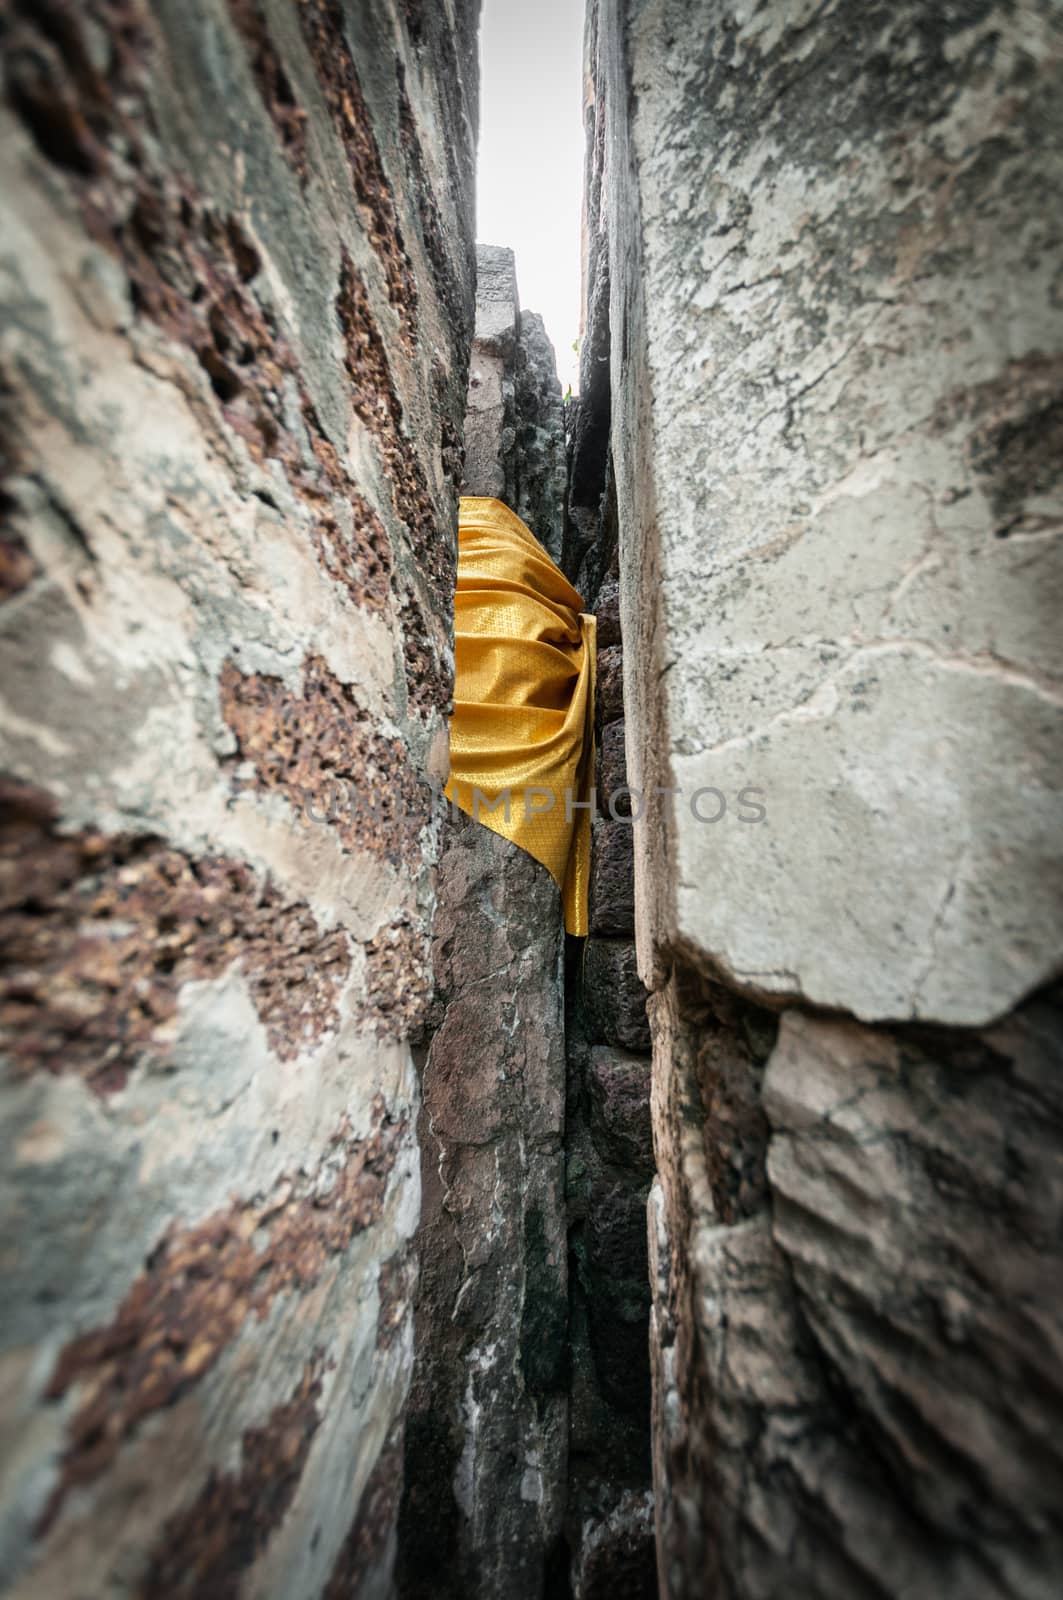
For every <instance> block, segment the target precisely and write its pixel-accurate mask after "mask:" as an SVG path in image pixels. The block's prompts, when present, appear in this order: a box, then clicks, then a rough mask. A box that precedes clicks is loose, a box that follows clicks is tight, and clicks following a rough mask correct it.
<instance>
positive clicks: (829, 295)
mask: <svg viewBox="0 0 1063 1600" xmlns="http://www.w3.org/2000/svg"><path fill="white" fill-rule="evenodd" d="M588 45H589V57H588V62H589V68H590V77H591V82H592V84H593V107H594V115H593V118H592V119H591V129H592V131H593V130H594V129H595V128H597V129H600V128H601V125H602V122H603V120H604V125H605V130H606V131H605V133H604V135H601V136H600V137H599V138H598V139H597V142H596V145H592V148H594V149H596V150H597V152H600V153H598V154H596V155H594V156H593V158H592V169H593V170H592V182H591V185H590V189H589V193H590V195H591V196H592V198H593V202H594V203H593V204H591V205H589V207H588V221H589V226H590V228H591V230H592V238H591V240H590V243H589V247H588V250H587V261H588V263H590V264H594V263H596V265H595V266H594V268H593V270H590V269H589V270H588V283H587V290H588V304H589V307H590V309H591V310H592V311H593V308H594V307H595V306H600V305H601V304H602V303H603V302H604V303H606V304H608V306H609V354H610V361H609V363H608V365H609V368H610V370H611V377H612V390H611V433H610V436H609V441H608V442H609V444H610V446H611V451H612V457H613V461H614V463H615V476H616V493H617V517H618V525H619V545H620V560H619V566H620V591H621V608H620V609H621V620H622V626H623V639H624V702H625V707H626V739H625V747H626V749H625V753H626V759H627V769H628V774H629V777H630V781H631V782H632V784H634V785H635V786H636V787H637V788H639V789H641V790H643V791H645V792H646V796H647V810H646V816H645V818H644V820H643V821H642V822H641V823H640V824H639V825H638V827H637V828H636V830H635V879H636V893H635V922H636V929H637V946H638V959H639V966H640V968H641V971H642V973H643V976H644V977H645V978H646V980H647V981H648V982H649V983H650V984H651V985H652V986H653V988H654V990H655V991H656V992H655V994H654V996H653V998H652V999H651V1002H650V1013H651V1020H652V1026H653V1033H654V1066H653V1127H654V1140H655V1148H656V1158H657V1166H658V1169H659V1181H658V1182H657V1183H656V1184H655V1185H654V1187H653V1190H652V1192H651V1196H650V1207H649V1223H650V1226H649V1236H650V1251H651V1280H652V1285H653V1294H654V1306H653V1315H652V1322H651V1346H652V1356H653V1367H654V1422H653V1433H654V1468H655V1488H656V1515H657V1525H658V1545H659V1564H660V1580H661V1592H662V1595H667V1596H669V1597H671V1600H678V1597H684V1600H686V1597H689V1600H694V1597H698V1600H700V1597H703V1596H714V1597H716V1596H721V1597H722V1596H734V1597H736V1600H737V1597H741V1600H751V1597H753V1596H763V1597H772V1600H774V1597H776V1596H782V1595H790V1594H795V1593H796V1594H800V1595H801V1596H802V1597H808V1600H813V1597H818V1596H831V1597H834V1596H837V1597H838V1600H841V1597H843V1596H844V1597H846V1600H852V1597H853V1596H858V1595H859V1596H862V1595H868V1596H871V1595H876V1596H882V1595H891V1596H899V1595H905V1596H911V1597H912V1600H924V1597H926V1600H929V1597H930V1596H934V1597H935V1600H939V1597H946V1596H948V1597H952V1596H955V1597H956V1600H960V1597H963V1600H975V1597H978V1600H980V1597H983V1596H984V1597H990V1596H992V1597H1001V1596H1015V1597H1021V1600H1034V1597H1038V1600H1039V1597H1041V1596H1045V1597H1047V1596H1048V1595H1049V1594H1052V1593H1054V1592H1056V1590H1058V1586H1059V1576H1060V1572H1061V1571H1063V1520H1061V1517H1060V1511H1059V1507H1060V1505H1061V1504H1063V1501H1061V1499H1060V1489H1061V1487H1063V1455H1061V1452H1060V1449H1059V1444H1058V1441H1059V1438H1060V1437H1061V1423H1063V1388H1061V1385H1060V1382H1059V1370H1060V1364H1059V1357H1060V1353H1061V1351H1063V1251H1061V1246H1060V1239H1061V1237H1063V1232H1061V1223H1063V1210H1061V1205H1063V1203H1061V1200H1060V1196H1061V1194H1063V1186H1061V1176H1063V1173H1061V1168H1060V1159H1061V1158H1060V1149H1061V1139H1060V1136H1061V1131H1063V1130H1061V1109H1063V1107H1061V1101H1060V1096H1059V1082H1060V1081H1061V1080H1060V1072H1061V1068H1063V1044H1061V1040H1063V1028H1061V1019H1060V1015H1059V1008H1058V996H1057V995H1054V994H1053V992H1052V991H1051V990H1050V989H1046V988H1045V987H1044V985H1045V984H1046V982H1047V981H1049V980H1051V979H1052V978H1053V976H1054V975H1055V974H1057V973H1058V971H1059V967H1060V955H1061V943H1063V941H1061V938H1060V933H1061V928H1060V912H1061V907H1063V897H1061V896H1060V892H1059V890H1060V880H1061V872H1060V859H1061V843H1063V840H1061V834H1060V827H1059V803H1060V801H1059V788H1060V777H1061V773H1060V762H1059V754H1060V750H1061V749H1063V741H1061V739H1060V703H1061V695H1060V688H1061V677H1063V662H1061V659H1060V654H1059V639H1060V635H1059V630H1058V627H1057V626H1056V625H1055V621H1054V618H1055V614H1056V612H1057V611H1058V606H1059V598H1060V589H1061V584H1063V578H1061V572H1060V565H1059V558H1058V544H1059V540H1058V534H1059V528H1060V521H1061V509H1063V508H1061V502H1060V482H1061V479H1060V463H1061V461H1063V456H1061V454H1060V449H1059V438H1058V432H1059V430H1058V416H1059V406H1060V401H1059V372H1060V362H1061V359H1063V312H1061V307H1060V297H1059V261H1060V244H1061V242H1063V240H1061V232H1063V229H1061V225H1060V221H1059V217H1058V212H1057V211H1056V210H1055V209H1054V208H1053V207H1052V206H1051V205H1050V204H1049V203H1048V201H1047V197H1048V195H1049V194H1051V193H1054V192H1055V191H1056V190H1057V189H1058V185H1059V182H1060V178H1061V176H1063V171H1061V166H1060V160H1061V158H1060V148H1061V146H1060V140H1059V131H1060V129H1059V107H1060V104H1061V103H1063V99H1061V94H1060V89H1061V84H1063V70H1061V68H1063V25H1061V18H1060V14H1059V10H1058V7H1056V6H1055V5H1053V4H1049V3H1047V0H1045V3H1039V0H1026V3H1022V4H1016V5H1006V4H1002V3H995V0H971V3H965V4H962V5H955V6H950V7H944V8H943V7H940V6H931V5H929V4H905V5H895V4H894V5H878V4H863V3H861V4H856V3H855V0H852V3H850V0H827V3H826V4H813V3H812V0H809V3H808V4H800V5H796V6H795V5H783V4H781V3H779V4H775V3H768V4H763V5H760V6H758V7H755V8H748V7H739V6H737V5H733V4H730V3H727V0H714V3H712V4H708V5H705V4H694V3H693V0H601V4H600V9H598V10H595V9H594V8H592V17H591V28H590V33H589V40H588ZM603 240H604V241H605V243H604V244H603ZM603 249H605V250H606V252H607V257H608V271H607V273H605V272H604V269H603V268H602V265H601V263H602V252H603ZM603 273H604V277H603ZM588 328H589V331H592V332H593V330H594V329H595V328H599V329H600V318H598V319H597V320H596V319H595V318H594V317H591V318H590V319H589V324H588ZM594 422H595V419H594V418H593V417H592V418H589V419H587V420H586V421H585V423H584V437H585V439H586V440H587V441H588V443H586V444H585V445H584V450H585V452H586V450H587V449H589V448H590V447H591V446H593V447H594V448H595V449H598V448H600V446H599V445H598V444H597V443H596V442H595V441H596V439H597V435H596V433H595V428H594ZM577 492H578V490H577V484H576V483H575V481H574V482H573V485H572V495H573V498H575V497H576V495H577ZM577 531H578V530H577ZM750 787H752V788H755V789H757V790H760V791H761V793H760V794H758V795H756V796H755V797H752V799H751V800H750V799H747V802H746V804H745V805H743V804H742V803H741V801H740V792H741V791H742V790H743V789H746V788H750ZM658 788H659V789H663V790H666V791H670V792H669V793H666V794H664V795H655V790H656V789H658ZM677 789H678V790H680V791H681V793H679V794H676V793H675V791H676V790H677ZM698 790H704V791H709V790H712V791H718V793H716V792H713V793H704V794H702V795H701V796H700V797H698V799H697V802H696V804H697V807H698V811H699V812H700V816H699V815H697V814H695V812H694V810H693V808H692V804H691V802H692V799H693V798H694V796H695V792H696V791H698ZM721 805H726V812H725V813H724V814H723V815H719V813H720V810H721ZM757 806H762V807H763V808H764V811H765V813H766V815H765V818H764V820H762V821H756V820H755V819H756V816H757V809H756V808H757ZM714 815H719V820H718V821H716V822H711V821H709V820H708V819H709V818H711V817H713V816H714ZM703 819H704V820H703ZM620 970H621V969H620V966H619V965H617V971H618V972H619V971H620ZM1031 997H1032V998H1031ZM1016 1008H1017V1009H1016Z"/></svg>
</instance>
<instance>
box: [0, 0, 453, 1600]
mask: <svg viewBox="0 0 1063 1600" xmlns="http://www.w3.org/2000/svg"><path fill="white" fill-rule="evenodd" d="M476 11H477V7H476V5H475V4H473V3H469V4H465V3H456V4H450V3H448V4H447V5H445V6H441V7H438V8H426V7H422V6H421V5H419V4H412V3H406V4H404V5H402V6H399V5H397V4H391V3H386V0H376V3H371V4H354V3H352V0H344V3H342V4H341V3H339V0H298V3H295V4H292V3H286V0H228V3H226V0H180V3H177V0H160V3H157V4H154V5H151V6H149V5H147V4H146V3H143V0H89V3H85V4H79V5H73V4H67V3H64V0H34V3H32V4H31V3H15V0H7V3H5V4H4V5H3V6H2V7H0V20H2V27H3V56H4V105H3V109H2V112H0V121H2V134H0V162H2V166H3V178H2V187H3V193H4V208H3V217H2V219H0V230H2V242H0V261H2V277H0V294H2V299H3V313H2V314H3V327H2V335H0V367H2V373H0V413H2V465H3V485H2V501H0V510H2V514H3V532H2V536H0V685H2V696H3V707H2V711H0V728H2V736H3V749H2V770H3V773H4V780H3V824H2V833H0V874H2V879H0V881H2V897H0V930H2V932H0V937H2V941H3V955H2V964H0V990H2V998H0V1050H2V1060H3V1087H2V1098H3V1114H4V1120H5V1140H4V1149H3V1158H2V1163H3V1170H2V1178H0V1186H2V1191H3V1204H4V1215H5V1221H4V1240H5V1247H4V1248H5V1279H6V1281H5V1288H4V1313H3V1334H2V1373H3V1393H4V1407H3V1409H4V1421H3V1428H4V1436H5V1437H4V1457H5V1476H4V1479H3V1487H2V1490H0V1574H2V1579H3V1582H4V1583H6V1584H9V1585H10V1586H11V1588H10V1592H11V1593H13V1594H17V1595H19V1596H26V1597H30V1596H40V1597H44V1596H47V1597H49V1600H51V1597H54V1596H58V1595H62V1596H74V1595H84V1596H90V1595H91V1596H93V1597H97V1596H103V1595H108V1596H115V1597H118V1596H127V1595H130V1596H131V1595H149V1594H150V1595H153V1596H155V1595H161V1594H166V1595H178V1594H186V1593H187V1594H190V1595H191V1594H195V1595H211V1594H214V1595H219V1594H227V1595H228V1594H235V1593H236V1592H239V1593H240V1594H242V1595H260V1596H274V1595H275V1596H283V1597H285V1600H289V1597H294V1596H298V1597H300V1600H302V1597H304V1596H305V1597H308V1600H309V1597H312V1596H317V1595H328V1596H339V1595H351V1594H358V1595H364V1596H371V1595H383V1594H385V1593H387V1592H388V1588H389V1583H390V1578H389V1572H390V1568H391V1565H392V1561H393V1555H394V1517H395V1510H396V1501H397V1494H398V1485H399V1478H400V1474H401V1461H402V1440H401V1409H402V1404H403V1400H404V1396H405V1393H406V1389H407V1385H408V1380H409V1374H410V1366H411V1346H412V1327H411V1315H410V1301H411V1292H412V1289H411V1286H412V1278H413V1275H414V1267H413V1262H412V1258H411V1249H410V1240H411V1235H412V1233H413V1230H414V1227H415V1224H416V1219H417V1210H418V1195H419V1182H418V1171H417V1165H418V1162H417V1146H416V1142H415V1133H414V1121H415V1116H416V1099H417V1096H416V1085H415V1081H414V1077H413V1069H412V1065H411V1060H410V1053H409V1048H408V1045H407V1042H406V1041H407V1036H408V1034H409V1032H410V1030H411V1028H413V1027H415V1026H417V1025H418V1024H419V1021H420V1020H421V1016H422V1013H423V1011H424V1007H425V1004H426V1001H427V998H428V994H429V989H430V983H431V974H430V965H429V958H428V957H429V952H428V942H427V925H428V917H429V913H430V907H431V885H430V876H429V869H430V865H431V861H432V858H433V854H434V851H435V849H436V842H437V841H436V833H437V826H438V825H437V824H436V823H435V822H434V821H433V820H432V817H431V814H430V809H429V807H428V803H427V791H426V790H425V788H424V787H423V780H425V779H426V778H429V777H432V776H436V777H438V776H440V775H442V773H443V771H444V768H445V758H446V733H445V716H446V712H447V709H448V703H449V698H450V694H451V681H452V652H451V644H450V635H449V628H450V621H449V619H450V611H451V593H452V585H453V576H454V549H455V524H456V495H457V488H458V476H459V474H460V441H461V429H462V422H463V412H464V402H465V389H466V369H467V361H468V350H469V341H470V337H471V315H472V304H473V259H472V245H471V239H472V229H471V169H472V155H473V151H472V144H473V137H474V132H473V130H474V128H475V121H476V106H475V94H476V79H475V56H474V31H475V25H476ZM337 785H338V786H340V787H339V789H338V790H337V787H336V786H337ZM308 795H312V796H313V797H314V802H315V814H314V816H311V815H310V814H309V813H308V811H307V809H306V805H305V801H306V798H307V796H308Z"/></svg>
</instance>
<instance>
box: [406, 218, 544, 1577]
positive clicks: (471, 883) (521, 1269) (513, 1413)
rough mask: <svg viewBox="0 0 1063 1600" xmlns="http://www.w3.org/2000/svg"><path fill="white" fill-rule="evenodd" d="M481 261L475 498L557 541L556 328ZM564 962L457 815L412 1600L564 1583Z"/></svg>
mask: <svg viewBox="0 0 1063 1600" xmlns="http://www.w3.org/2000/svg"><path fill="white" fill-rule="evenodd" d="M477 257H478V286H477V305H476V338H475V342H474V346H473V354H472V362H471V371H470V386H469V413H468V418H467V426H466V443H467V455H466V468H465V488H466V491H467V492H468V493H469V494H487V495H495V496H497V497H498V498H501V499H505V500H506V501H507V503H508V504H510V505H513V506H515V508H516V509H517V510H518V511H519V512H520V514H521V515H522V516H524V517H525V518H526V519H527V520H528V523H529V526H530V527H531V529H532V531H533V532H534V533H535V534H536V535H537V536H539V537H540V538H543V540H544V542H546V540H547V536H548V535H551V533H552V535H553V542H554V544H555V548H556V547H557V545H558V544H559V541H560V530H561V523H562V515H563V489H564V466H563V463H564V436H563V432H562V418H561V391H560V386H559V385H558V381H557V374H556V371H555V369H554V362H553V352H552V350H551V348H550V346H549V344H548V343H546V341H545V336H544V335H543V333H542V324H541V321H540V319H538V318H534V319H533V318H531V317H529V315H528V314H527V313H526V312H522V311H521V310H520V309H519V305H518V300H517V287H516V278H515V274H514V263H513V253H512V251H510V250H505V249H501V248H497V247H491V246H486V247H485V246H482V245H481V246H479V248H478V251H477ZM529 350H531V351H532V352H533V353H534V366H532V363H531V361H530V360H529ZM530 372H534V374H535V376H534V378H533V377H532V376H531V375H530ZM563 949H564V934H563V924H562V912H561V896H560V894H559V892H558V889H557V886H556V884H555V883H554V881H553V879H552V878H551V876H550V874H549V872H548V871H547V870H546V868H545V867H544V866H542V865H541V864H540V863H539V862H537V861H535V860H533V858H532V857H531V856H529V855H528V854H527V853H526V852H525V851H523V850H520V849H518V847H517V846H516V845H514V844H511V843H510V841H509V840H507V839H503V838H501V837H499V835H498V834H495V833H493V832H492V831H491V830H490V829H489V828H486V827H484V826H482V825H481V824H480V823H478V822H475V821H473V820H472V819H471V818H468V817H464V816H462V815H461V814H460V813H456V814H455V815H453V816H452V817H448V818H447V820H446V823H445V826H444V837H443V854H442V860H441V863H440V872H439V899H438V910H437V915H436V922H435V931H434V940H433V965H434V971H435V999H434V1002H433V1006H432V1011H431V1015H430V1019H429V1026H428V1029H427V1050H426V1055H425V1061H424V1067H423V1094H424V1105H423V1109H422V1112H421V1117H420V1125H419V1134H420V1140H421V1161H422V1178H423V1187H424V1201H423V1207H422V1213H421V1223H420V1229H419V1232H418V1245H419V1253H420V1256H421V1262H422V1267H421V1280H420V1285H419V1288H418V1293H417V1310H416V1344H417V1357H416V1369H415V1374H414V1381H413V1387H412V1390H411V1394H410V1402H409V1411H408V1420H407V1430H406V1488H405V1497H404V1501H403V1513H402V1519H401V1523H400V1563H399V1591H400V1593H401V1594H402V1595H403V1596H404V1597H405V1600H421V1597H423V1600H449V1597H451V1596H453V1597H454V1600H465V1597H472V1596H476V1597H481V1600H495V1597H496V1596H502V1595H505V1596H507V1597H509V1596H512V1597H513V1600H540V1597H541V1596H544V1595H552V1594H555V1593H560V1592H563V1590H559V1588H558V1583H559V1581H560V1571H561V1570H563V1566H564V1562H563V1554H562V1548H561V1533H562V1517H563V1513H564V1509H565V1501H566V1461H567V1448H568V1384H569V1376H568V1371H569V1363H568V1286H567V1254H566V1218H565V1204H564V1151H563V1148H562V1135H563V1130H564V1115H565V1032H564V1010H563V981H562V980H563V973H562V960H563Z"/></svg>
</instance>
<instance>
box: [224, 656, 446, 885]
mask: <svg viewBox="0 0 1063 1600" xmlns="http://www.w3.org/2000/svg"><path fill="white" fill-rule="evenodd" d="M221 706H222V715H223V716H224V718H225V720H226V722H227V723H228V724H229V726H230V728H232V730H233V732H234V733H235V734H236V737H237V739H238V741H239V747H240V748H239V755H238V757H237V758H236V759H237V760H239V761H250V762H251V763H252V764H253V766H254V769H255V771H254V776H253V777H252V778H250V779H247V780H245V779H242V778H240V777H234V780H233V782H234V787H235V788H236V789H237V790H239V789H240V788H242V787H245V786H246V787H248V788H251V789H258V790H266V791H269V790H275V791H278V792H280V793H281V794H283V795H284V796H285V797H286V799H288V800H289V802H290V803H291V804H292V805H293V806H294V807H295V808H296V810H297V811H299V812H301V813H302V814H303V815H307V816H311V817H313V818H314V819H316V820H318V821H320V822H322V823H325V824H327V825H328V826H329V827H331V828H332V829H333V830H334V832H335V833H336V835H337V836H338V838H339V839H340V840H341V842H342V843H343V844H344V845H345V846H346V847H347V848H348V849H350V850H365V851H368V852H369V853H370V854H372V855H375V856H382V857H384V858H385V859H386V860H388V861H391V862H393V863H395V864H396V865H398V864H399V863H402V862H406V863H409V864H411V865H413V864H416V863H419V862H420V860H421V830H422V828H423V827H424V826H425V824H426V823H427V822H428V821H429V818H430V814H431V794H430V791H429V790H428V789H427V787H425V786H424V785H422V784H420V783H418V781H417V776H416V773H415V772H414V769H413V766H412V763H411V759H410V753H409V750H408V749H407V748H406V745H405V744H404V743H403V742H402V740H401V739H389V738H386V737H385V736H384V735H383V734H381V733H378V732H377V731H376V729H375V728H374V727H373V725H372V724H371V723H370V722H369V721H368V719H367V716H366V713H365V711H364V710H363V709H362V707H361V706H360V705H359V704H358V701H357V699H356V698H355V695H354V691H353V690H352V689H351V687H350V686H349V685H348V684H345V683H341V682H340V680H339V679H338V678H337V677H335V676H334V675H333V674H332V673H331V672H330V671H329V668H328V666H327V664H326V663H325V662H324V661H323V660H322V659H321V658H320V657H319V656H309V657H308V658H307V660H306V662H305V666H304V675H303V692H302V694H301V695H297V694H293V693H292V691H291V690H290V689H288V688H287V687H286V685H285V684H284V683H283V682H282V680H281V679H280V678H271V677H266V676H264V675H262V674H259V673H248V674H246V675H245V674H244V673H242V672H241V671H240V669H239V668H238V667H237V666H236V665H235V663H233V662H231V661H227V662H226V663H225V666H224V668H223V669H222V675H221Z"/></svg>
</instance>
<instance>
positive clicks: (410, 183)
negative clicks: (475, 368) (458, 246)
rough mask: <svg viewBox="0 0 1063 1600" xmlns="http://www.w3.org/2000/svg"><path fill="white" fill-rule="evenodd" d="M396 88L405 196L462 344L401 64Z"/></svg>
mask: <svg viewBox="0 0 1063 1600" xmlns="http://www.w3.org/2000/svg"><path fill="white" fill-rule="evenodd" d="M398 85H399V142H400V144H401V146H402V154H403V159H404V161H405V165H406V192H407V193H408V194H410V195H413V196H414V197H415V198H416V201H417V216H418V220H419V222H420V225H421V237H422V239H423V240H424V248H425V254H426V256H427V257H428V260H429V263H430V264H431V267H432V276H433V279H434V281H435V286H436V293H437V294H438V296H439V300H440V304H441V305H442V307H443V310H444V311H445V312H446V317H447V322H448V324H449V326H450V328H451V330H452V331H453V332H454V333H455V335H457V336H458V337H459V338H461V339H462V340H463V341H464V340H465V339H466V338H467V336H468V332H469V328H468V323H469V313H468V309H467V307H466V305H465V302H464V299H463V297H462V295H461V293H460V290H459V288H458V281H457V278H456V277H455V273H454V266H453V262H452V259H451V255H450V252H449V251H448V249H447V240H446V235H445V234H444V232H443V223H442V220H441V218H440V215H439V207H438V205H437V204H436V198H435V190H434V188H433V186H432V184H431V183H430V182H429V180H428V176H427V173H426V170H425V161H424V151H423V150H422V148H421V141H420V139H419V137H418V134H417V123H416V120H415V118H414V115H413V108H412V107H411V105H410V99H409V96H408V94H407V93H406V74H405V72H404V70H403V68H402V65H401V63H400V64H399V67H398Z"/></svg>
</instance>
